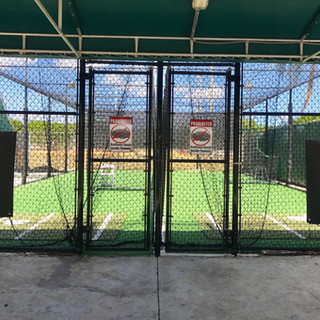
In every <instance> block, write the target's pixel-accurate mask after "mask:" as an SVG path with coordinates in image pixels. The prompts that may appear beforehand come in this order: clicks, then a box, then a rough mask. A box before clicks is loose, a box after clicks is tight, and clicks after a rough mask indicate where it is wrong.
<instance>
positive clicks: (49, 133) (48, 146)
mask: <svg viewBox="0 0 320 320" xmlns="http://www.w3.org/2000/svg"><path fill="white" fill-rule="evenodd" d="M48 112H51V98H50V97H49V99H48ZM47 134H48V141H47V144H48V145H47V160H48V175H47V177H48V178H50V177H51V169H52V167H51V147H52V146H51V141H52V139H51V115H50V114H49V116H48V123H47Z"/></svg>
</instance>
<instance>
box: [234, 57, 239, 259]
mask: <svg viewBox="0 0 320 320" xmlns="http://www.w3.org/2000/svg"><path fill="white" fill-rule="evenodd" d="M239 115H240V63H236V66H235V84H234V119H233V199H232V254H233V255H237V253H238V216H239V197H238V196H239V168H240V163H239V159H240V157H239V142H240V139H239V124H240V123H239Z"/></svg>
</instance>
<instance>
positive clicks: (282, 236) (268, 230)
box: [0, 170, 320, 250]
mask: <svg viewBox="0 0 320 320" xmlns="http://www.w3.org/2000/svg"><path fill="white" fill-rule="evenodd" d="M231 179H232V177H231ZM114 181H115V185H114V187H113V188H111V189H110V188H109V189H108V188H104V189H103V188H99V186H100V176H99V175H97V176H96V179H95V182H94V189H93V197H92V215H93V216H92V232H91V238H92V237H94V235H96V234H97V232H100V235H99V237H98V238H96V240H95V241H93V242H92V244H93V249H94V247H95V246H96V247H99V246H107V247H119V248H121V247H126V248H139V249H142V250H143V249H144V248H145V244H146V241H147V232H146V210H145V207H146V197H145V190H144V185H145V173H144V172H143V171H142V170H115V180H114ZM240 194H241V214H242V216H241V233H240V242H241V244H242V245H243V246H262V247H267V246H270V247H274V246H275V247H286V246H287V247H306V246H310V247H319V246H320V232H319V231H320V228H319V227H318V226H314V225H309V224H308V223H307V222H306V221H305V215H306V194H305V192H302V191H299V190H295V189H292V188H288V187H286V186H283V185H275V184H272V185H268V184H263V183H261V181H260V182H259V181H258V182H257V183H253V181H252V179H251V178H250V177H248V176H245V175H243V176H242V188H241V192H240ZM171 195H172V197H170V199H171V211H170V212H169V213H170V216H171V217H170V221H169V222H170V233H169V238H168V240H169V249H170V248H171V249H173V250H174V249H179V248H180V249H182V250H183V248H188V247H190V248H193V247H194V248H201V247H203V248H205V247H213V246H222V245H223V241H222V237H221V233H220V231H219V228H223V226H224V209H223V208H224V175H223V173H222V172H219V171H218V172H210V171H209V170H203V171H202V174H201V170H197V171H196V170H193V171H191V170H190V171H186V170H175V171H174V172H173V174H172V194H171ZM74 196H75V173H73V172H71V173H68V174H63V175H60V176H57V177H54V178H49V179H46V180H42V181H37V182H34V183H30V184H27V185H24V186H19V187H16V188H15V190H14V217H13V218H12V222H13V226H14V228H13V227H12V224H11V222H10V221H9V219H7V218H5V219H1V220H0V240H1V244H0V247H1V246H3V245H12V244H13V243H14V244H15V245H17V243H18V244H20V245H23V243H24V244H43V245H46V244H49V243H53V242H59V241H61V243H62V242H65V243H66V242H67V240H66V236H67V235H68V234H69V233H70V232H69V231H70V230H71V229H72V227H73V226H74V223H75V215H74V213H75V198H74ZM231 202H232V184H231V185H230V203H229V212H230V213H232V203H231ZM85 203H86V201H85ZM166 210H167V207H166V206H165V213H166ZM85 213H86V207H85ZM50 214H53V215H52V216H51V217H50V218H48V219H47V220H45V219H46V218H47V217H48V216H49V215H50ZM109 214H112V220H111V221H110V224H109V223H107V224H105V226H104V227H103V228H102V226H103V223H104V222H105V220H106V218H107V216H108V215H109ZM206 214H207V215H206ZM151 215H152V214H151ZM230 216H231V214H230ZM270 217H271V218H273V219H270ZM210 219H211V220H210ZM43 220H45V221H43ZM165 220H166V218H164V223H165V222H166V221H165ZM41 221H43V222H41ZM85 221H86V217H85ZM150 221H151V224H152V221H153V219H152V217H150ZM39 222H41V223H40V224H39ZM229 223H230V225H229V228H231V223H232V219H231V217H230V221H229ZM30 229H31V230H30ZM150 229H151V230H152V225H150ZM68 230H69V231H68ZM99 230H100V231H99ZM25 231H28V232H25ZM23 233H24V235H23V236H22V237H21V238H22V240H14V238H17V235H19V234H20V235H21V234H23ZM298 234H299V235H300V236H298Z"/></svg>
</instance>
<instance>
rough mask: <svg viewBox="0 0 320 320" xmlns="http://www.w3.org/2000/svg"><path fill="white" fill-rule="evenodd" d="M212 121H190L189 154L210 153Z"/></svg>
mask: <svg viewBox="0 0 320 320" xmlns="http://www.w3.org/2000/svg"><path fill="white" fill-rule="evenodd" d="M212 127H213V123H212V120H202V119H193V120H191V121H190V153H191V154H209V155H210V154H211V153H212Z"/></svg>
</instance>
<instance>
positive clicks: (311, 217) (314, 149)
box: [306, 140, 320, 224]
mask: <svg viewBox="0 0 320 320" xmlns="http://www.w3.org/2000/svg"><path fill="white" fill-rule="evenodd" d="M306 177H307V221H308V222H309V223H313V224H320V141H318V140H306Z"/></svg>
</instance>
